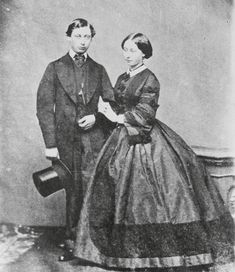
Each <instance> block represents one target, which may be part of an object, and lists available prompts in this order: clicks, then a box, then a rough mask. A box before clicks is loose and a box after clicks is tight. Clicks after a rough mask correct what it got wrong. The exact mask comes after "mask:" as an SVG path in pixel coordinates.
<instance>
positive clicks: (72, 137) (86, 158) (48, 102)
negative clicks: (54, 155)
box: [37, 54, 114, 235]
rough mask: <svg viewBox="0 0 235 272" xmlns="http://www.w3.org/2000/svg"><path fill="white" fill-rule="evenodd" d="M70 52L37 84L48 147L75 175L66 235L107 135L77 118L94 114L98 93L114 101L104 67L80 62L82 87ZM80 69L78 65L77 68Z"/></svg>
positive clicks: (89, 61) (45, 139)
mask: <svg viewBox="0 0 235 272" xmlns="http://www.w3.org/2000/svg"><path fill="white" fill-rule="evenodd" d="M74 65H75V64H74V62H73V60H72V58H71V57H70V56H69V54H66V55H65V56H63V57H62V58H60V59H58V60H56V61H54V62H51V63H50V64H49V65H48V67H47V69H46V71H45V73H44V75H43V77H42V79H41V82H40V85H39V88H38V93H37V117H38V119H39V124H40V127H41V130H42V134H43V138H44V141H45V145H46V147H47V148H51V147H57V148H58V150H59V155H60V159H61V160H62V161H63V162H64V163H65V164H66V165H67V166H68V167H69V169H70V170H71V171H72V173H73V175H74V180H73V181H72V184H73V185H72V186H71V187H70V188H69V189H68V190H67V191H66V195H67V197H66V198H67V205H66V210H67V235H71V229H72V227H74V226H75V225H76V223H77V220H78V219H79V213H80V208H81V204H82V195H83V194H82V190H84V188H85V187H86V183H87V181H88V179H89V176H90V174H91V173H92V169H93V167H94V164H95V160H96V157H97V155H98V153H99V151H100V149H101V147H102V146H103V144H104V142H105V140H106V138H107V135H105V130H104V129H105V128H104V127H102V124H100V123H99V122H96V123H95V125H94V126H93V127H92V128H91V129H89V130H82V129H81V128H79V126H78V124H77V122H78V120H79V119H80V118H82V117H84V116H86V115H90V114H96V113H97V111H98V100H99V96H101V97H102V98H103V100H104V101H114V95H113V88H112V85H111V83H110V80H109V78H108V75H107V73H106V71H105V69H104V67H103V66H102V65H100V64H98V63H96V62H95V61H94V60H92V59H91V58H90V57H89V56H88V57H87V60H86V62H85V63H84V64H83V65H84V67H83V69H84V71H85V72H84V73H83V79H82V80H83V96H81V95H79V94H80V93H79V91H80V89H81V88H82V87H81V84H80V83H79V82H77V79H76V75H75V73H76V69H77V68H76V67H75V66H74ZM78 69H80V68H78Z"/></svg>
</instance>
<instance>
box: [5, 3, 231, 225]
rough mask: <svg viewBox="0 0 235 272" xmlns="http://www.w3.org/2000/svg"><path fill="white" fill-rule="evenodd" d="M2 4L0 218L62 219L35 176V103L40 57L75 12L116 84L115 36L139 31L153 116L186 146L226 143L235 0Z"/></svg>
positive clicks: (57, 48)
mask: <svg viewBox="0 0 235 272" xmlns="http://www.w3.org/2000/svg"><path fill="white" fill-rule="evenodd" d="M0 8H1V14H0V20H1V33H0V42H1V43H0V46H1V52H0V54H1V55H0V62H1V63H0V69H1V86H0V88H1V90H0V91H1V93H0V118H1V119H0V121H1V123H0V124H1V127H0V128H1V131H0V132H1V133H0V150H1V154H0V208H1V210H0V221H8V222H15V223H21V224H32V225H37V224H38V225H43V224H48V225H60V224H63V223H64V213H65V212H64V193H63V192H60V193H57V194H55V195H53V196H50V197H49V198H46V199H43V198H42V197H41V196H39V194H38V193H37V192H36V190H35V188H34V186H33V184H32V179H31V174H32V172H34V171H36V170H39V169H42V168H44V167H47V166H48V165H49V162H48V161H46V159H45V158H44V144H43V141H42V137H41V132H40V129H39V126H38V122H37V119H36V116H35V102H36V91H37V86H38V83H39V81H40V78H41V76H42V74H43V72H44V69H45V67H46V65H47V64H48V62H49V61H51V60H54V59H56V58H59V57H60V56H61V55H63V54H65V53H66V51H67V42H66V37H65V31H66V28H67V25H68V24H70V22H71V20H73V19H75V18H78V17H84V18H86V19H88V21H90V22H91V23H92V24H93V25H94V26H95V29H96V32H97V35H96V36H95V38H94V41H93V44H92V46H91V50H90V55H91V56H92V57H93V58H94V59H96V60H97V61H98V62H100V63H102V64H103V65H104V66H105V67H106V69H107V71H108V73H109V75H110V78H111V80H112V82H113V83H114V82H115V80H116V78H117V76H118V75H119V74H120V73H122V72H123V71H124V70H125V69H126V66H125V64H124V61H123V59H122V52H121V49H120V43H121V41H122V39H123V38H124V37H125V36H126V35H127V34H129V33H130V32H135V31H138V32H143V33H145V34H146V35H147V36H148V37H149V38H150V40H151V42H152V45H153V48H154V56H153V57H152V58H151V59H150V60H149V61H148V62H147V65H148V66H149V67H150V68H151V69H152V70H153V71H154V73H155V74H156V75H157V77H158V79H159V81H160V83H161V98H160V108H159V112H158V118H159V119H160V120H162V121H163V122H165V123H166V124H168V125H169V126H170V127H172V128H173V129H174V130H176V131H177V132H178V133H179V134H180V135H182V136H183V137H184V139H185V140H186V141H187V142H188V143H189V144H190V145H199V146H209V147H217V148H218V147H223V148H224V147H231V145H232V136H233V135H234V134H233V131H232V129H231V125H230V124H232V117H233V116H232V113H233V109H234V101H232V99H231V97H232V96H231V94H232V93H231V92H232V88H231V73H230V72H231V69H230V65H231V61H230V60H231V10H232V1H228V0H227V1H226V0H197V1H194V0H177V1H174V0H168V1H165V0H158V1H156V0H122V1H110V0H90V1H85V0H70V1H65V0H57V1H47V0H41V1H36V0H31V1H27V0H22V1H15V0H8V1H7V0H4V1H1V2H0Z"/></svg>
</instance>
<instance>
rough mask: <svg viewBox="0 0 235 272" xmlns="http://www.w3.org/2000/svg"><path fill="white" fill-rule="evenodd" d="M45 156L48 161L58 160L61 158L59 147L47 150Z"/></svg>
mask: <svg viewBox="0 0 235 272" xmlns="http://www.w3.org/2000/svg"><path fill="white" fill-rule="evenodd" d="M45 155H46V158H47V159H48V160H51V161H53V160H57V159H59V158H60V156H59V152H58V149H57V147H52V148H46V150H45Z"/></svg>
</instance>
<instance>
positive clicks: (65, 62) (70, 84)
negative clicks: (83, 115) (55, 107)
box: [55, 54, 77, 104]
mask: <svg viewBox="0 0 235 272" xmlns="http://www.w3.org/2000/svg"><path fill="white" fill-rule="evenodd" d="M55 69H56V72H57V75H58V78H59V80H60V82H61V84H62V86H63V88H64V90H65V92H66V93H67V94H68V96H69V97H70V98H71V100H72V101H73V102H74V103H75V104H76V103H77V98H76V82H75V76H74V67H73V63H72V60H71V57H70V56H69V54H66V55H65V56H64V57H62V58H61V60H60V61H58V62H56V64H55Z"/></svg>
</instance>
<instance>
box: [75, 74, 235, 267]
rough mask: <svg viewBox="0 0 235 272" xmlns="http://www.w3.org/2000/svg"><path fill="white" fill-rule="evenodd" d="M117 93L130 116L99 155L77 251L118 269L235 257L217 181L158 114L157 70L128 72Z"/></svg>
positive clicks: (196, 263) (193, 263) (197, 263)
mask: <svg viewBox="0 0 235 272" xmlns="http://www.w3.org/2000/svg"><path fill="white" fill-rule="evenodd" d="M115 95H116V101H117V103H118V105H119V108H118V112H119V113H124V116H125V119H126V121H127V122H126V123H125V125H119V126H117V127H116V128H115V129H114V131H113V133H112V134H111V136H110V137H109V139H108V140H107V142H106V144H105V145H104V147H103V149H102V150H101V153H100V155H99V158H98V162H97V164H96V168H95V171H94V172H93V174H92V177H91V179H90V184H89V187H88V191H87V195H86V197H85V201H84V205H83V209H82V214H81V218H80V222H79V224H78V228H77V240H76V245H75V251H74V253H75V256H77V257H79V258H83V259H86V260H89V261H92V262H95V263H97V264H101V265H104V266H108V267H119V268H151V267H155V268H178V269H180V267H181V268H182V267H195V266H201V265H202V266H203V265H212V264H214V263H215V262H216V261H218V262H219V261H220V260H221V259H222V260H223V262H230V261H232V260H233V247H232V245H233V239H234V233H233V229H234V225H233V220H232V218H231V216H230V214H229V212H228V211H227V209H226V207H225V205H224V203H223V200H222V198H221V196H220V194H219V193H218V190H217V188H216V187H215V185H214V183H213V181H212V180H211V179H210V177H209V175H208V174H207V172H206V170H205V167H204V165H203V164H202V162H201V161H200V160H199V159H198V158H197V156H196V154H195V153H194V152H193V151H192V149H191V148H190V147H189V146H188V145H187V144H186V143H185V142H184V141H183V140H182V138H180V136H178V135H177V134H176V133H175V132H174V131H172V130H171V129H170V128H169V127H167V126H166V125H165V124H163V123H162V122H160V121H159V120H157V119H155V113H156V110H157V108H158V96H159V82H158V80H157V78H156V77H155V75H154V74H153V73H152V72H151V71H150V70H148V69H145V70H143V71H141V72H140V73H138V74H137V75H135V76H133V77H131V78H129V77H128V76H127V75H126V74H123V75H121V76H120V77H119V78H118V80H117V83H116V86H115ZM180 271H183V270H180Z"/></svg>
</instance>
